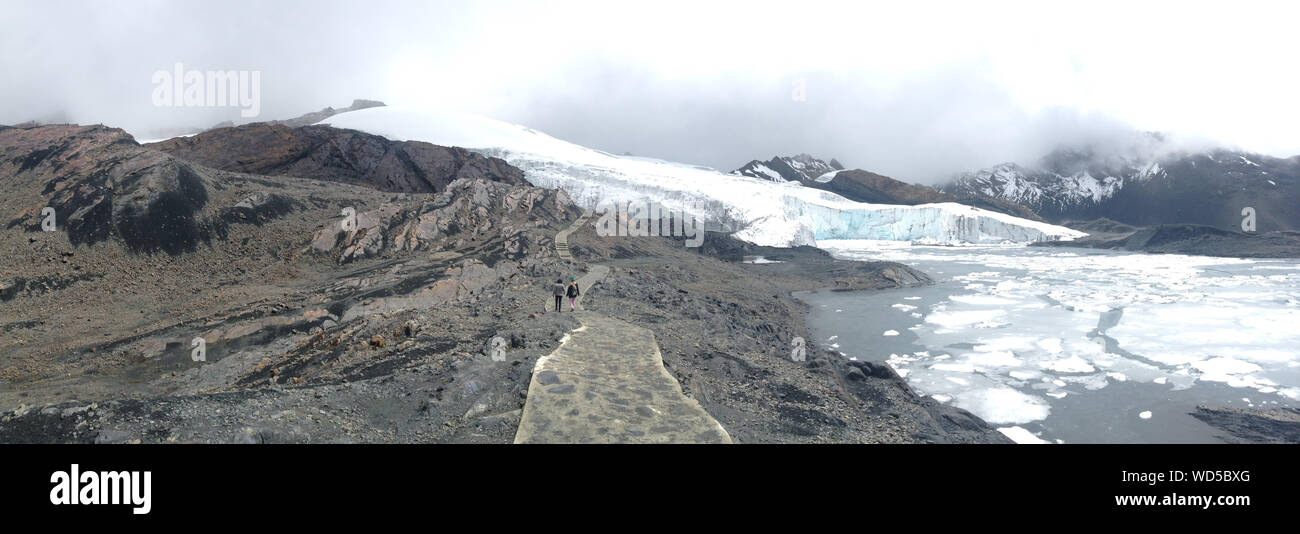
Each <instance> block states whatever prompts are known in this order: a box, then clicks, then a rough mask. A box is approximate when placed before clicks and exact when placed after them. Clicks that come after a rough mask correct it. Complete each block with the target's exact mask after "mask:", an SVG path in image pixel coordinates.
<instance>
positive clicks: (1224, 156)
mask: <svg viewBox="0 0 1300 534" xmlns="http://www.w3.org/2000/svg"><path fill="white" fill-rule="evenodd" d="M937 189H939V190H940V191H942V192H946V193H952V194H959V195H960V194H972V193H974V194H983V195H988V196H991V197H995V198H1000V199H1003V200H1007V201H1011V202H1015V203H1017V204H1020V205H1022V206H1025V207H1028V208H1030V209H1032V210H1034V212H1036V213H1038V214H1039V215H1040V216H1042V217H1043V218H1045V219H1047V220H1049V221H1055V222H1059V221H1067V220H1088V219H1095V218H1098V217H1106V218H1109V219H1113V220H1116V221H1120V222H1124V223H1128V224H1135V225H1152V224H1177V223H1191V224H1204V225H1210V226H1218V227H1224V228H1237V227H1239V225H1240V223H1241V220H1242V213H1241V212H1242V210H1243V209H1244V208H1247V207H1250V208H1254V209H1255V212H1256V214H1257V217H1258V226H1259V230H1260V231H1272V230H1295V229H1300V212H1297V210H1296V209H1295V206H1296V204H1297V202H1300V157H1293V158H1289V159H1280V158H1274V157H1269V156H1263V155H1259V154H1251V153H1247V152H1239V151H1233V150H1224V149H1219V150H1212V151H1208V152H1196V153H1188V152H1168V153H1166V154H1163V155H1151V156H1146V157H1140V156H1126V157H1114V156H1107V157H1102V156H1101V155H1099V154H1098V153H1096V152H1094V151H1091V150H1065V149H1062V150H1057V151H1054V152H1052V153H1051V154H1049V155H1048V156H1046V157H1044V158H1043V159H1042V161H1041V162H1040V163H1039V164H1038V165H1037V166H1035V167H1024V166H1021V165H1017V164H1015V163H1003V164H1001V165H997V166H995V167H991V168H988V169H982V170H978V171H974V172H968V173H963V174H960V175H958V176H956V177H955V178H954V179H953V180H952V181H951V182H949V183H947V184H944V185H942V186H939V187H937Z"/></svg>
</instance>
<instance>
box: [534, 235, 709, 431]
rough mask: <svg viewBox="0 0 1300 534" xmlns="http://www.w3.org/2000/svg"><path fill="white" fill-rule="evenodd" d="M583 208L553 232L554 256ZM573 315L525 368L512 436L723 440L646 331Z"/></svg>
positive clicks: (600, 268)
mask: <svg viewBox="0 0 1300 534" xmlns="http://www.w3.org/2000/svg"><path fill="white" fill-rule="evenodd" d="M590 215H591V212H587V213H586V214H584V215H583V217H582V218H580V219H578V221H576V222H574V224H573V225H572V226H570V227H569V228H568V229H566V230H564V231H563V232H560V234H559V235H556V238H555V242H556V252H557V253H559V254H560V255H561V257H568V258H570V259H571V257H569V256H568V235H569V234H570V233H572V232H573V231H574V230H576V229H577V228H579V227H580V226H581V225H582V224H583V223H585V222H586V221H587V220H588V219H589V218H590ZM561 243H563V245H564V249H563V251H561V249H560V246H561ZM608 273H609V268H608V267H605V266H604V265H593V266H592V268H591V271H590V272H588V273H587V274H585V275H583V277H582V278H580V279H578V287H579V288H581V289H582V291H583V295H586V294H587V293H588V292H590V291H591V290H592V288H593V287H595V286H596V285H597V284H598V283H599V282H600V280H601V279H603V278H604V277H605V275H606V274H608ZM578 301H579V307H581V301H582V299H581V297H579V299H578ZM575 316H576V318H577V319H578V322H580V323H582V326H581V327H579V328H576V329H574V330H572V331H570V332H569V333H568V334H567V335H566V336H565V338H564V342H563V343H562V344H561V345H560V347H559V348H557V349H555V351H554V352H551V353H550V354H548V355H546V356H543V357H541V358H540V359H538V360H537V364H536V365H535V366H534V367H533V377H532V381H531V382H530V383H529V385H528V399H527V400H526V401H525V404H524V411H523V416H522V419H521V421H520V423H519V430H518V431H517V432H516V434H515V443H731V436H730V435H729V434H727V431H726V430H725V429H724V428H722V425H721V424H719V423H718V421H717V420H716V419H714V418H713V416H711V415H709V413H708V412H707V411H705V410H704V408H702V407H701V406H700V404H699V403H698V402H696V401H695V400H694V399H691V398H688V397H686V395H684V394H682V388H681V385H680V384H678V383H677V380H675V379H674V378H673V377H672V375H670V374H668V370H667V369H664V364H663V357H662V355H661V354H660V353H659V344H658V343H657V342H655V337H654V333H653V332H651V331H650V330H647V329H645V328H641V327H639V326H635V325H632V324H631V323H628V322H625V321H620V320H618V319H613V318H610V317H606V316H604V315H602V314H599V313H595V312H590V311H585V310H580V311H578V312H576V313H575Z"/></svg>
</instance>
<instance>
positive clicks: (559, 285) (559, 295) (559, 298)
mask: <svg viewBox="0 0 1300 534" xmlns="http://www.w3.org/2000/svg"><path fill="white" fill-rule="evenodd" d="M564 289H565V288H564V279H563V278H556V279H555V285H553V286H551V292H552V293H554V294H555V311H562V310H560V303H561V302H564V301H563V299H564Z"/></svg>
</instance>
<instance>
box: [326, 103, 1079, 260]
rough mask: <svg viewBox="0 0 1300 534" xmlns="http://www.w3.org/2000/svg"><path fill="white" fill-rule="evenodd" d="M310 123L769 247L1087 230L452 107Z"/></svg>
mask: <svg viewBox="0 0 1300 534" xmlns="http://www.w3.org/2000/svg"><path fill="white" fill-rule="evenodd" d="M317 124H327V125H330V126H334V127H336V128H348V129H353V130H360V131H363V132H367V133H372V134H376V135H381V136H384V137H387V138H389V139H393V140H398V141H424V142H428V143H433V144H438V145H445V146H458V147H462V148H466V149H469V150H473V151H475V152H479V153H481V154H484V155H488V156H495V157H499V158H501V159H503V160H505V161H507V162H509V163H510V164H511V165H514V166H516V167H519V168H520V169H522V170H523V171H524V174H525V177H526V178H527V179H528V181H529V182H531V183H532V184H533V185H535V186H538V187H546V188H558V189H563V190H564V191H565V192H566V193H568V195H569V196H570V197H571V198H572V199H573V200H574V202H575V203H577V204H578V205H579V206H582V207H584V208H587V209H595V208H597V206H601V205H608V204H611V203H615V202H629V201H646V200H653V201H656V202H658V203H659V204H661V205H663V206H665V207H667V208H669V209H673V210H680V211H684V212H687V213H690V214H691V215H694V216H695V217H698V218H700V219H701V220H703V221H705V223H706V225H707V227H708V228H709V229H711V230H712V229H726V230H728V231H732V232H734V235H735V237H737V238H739V239H743V240H745V241H749V242H751V243H754V244H758V245H766V246H778V247H786V246H798V245H810V246H816V243H817V240H819V239H877V240H895V241H923V242H928V243H944V244H956V243H1002V242H1008V241H1010V242H1017V243H1025V242H1033V241H1047V240H1069V239H1075V238H1078V237H1082V236H1084V235H1086V234H1084V233H1082V232H1078V231H1075V230H1072V229H1069V228H1065V227H1062V226H1056V225H1052V224H1047V223H1042V222H1037V221H1030V220H1027V219H1021V218H1018V217H1014V216H1011V215H1006V214H1003V213H998V212H993V211H988V210H982V209H979V208H975V207H971V206H966V205H963V204H956V203H937V204H921V205H916V206H900V205H888V204H868V203H862V202H853V201H850V200H848V199H845V198H844V197H841V196H839V195H836V194H834V193H830V192H826V191H821V190H818V189H812V188H808V187H803V186H801V185H799V184H798V183H794V182H785V183H778V182H772V181H768V180H762V179H758V178H752V177H748V176H739V175H733V174H729V173H724V172H721V171H718V170H715V169H712V168H708V167H703V166H696V165H688V164H682V163H675V162H670V161H664V160H659V159H653V158H645V157H630V156H616V155H613V154H610V153H607V152H603V151H600V150H594V149H591V148H588V147H584V146H581V145H577V144H574V143H569V142H567V141H563V140H560V139H556V138H554V137H551V136H549V135H546V134H544V133H542V132H538V131H536V130H533V129H531V128H527V127H524V126H520V125H517V124H511V123H508V122H504V121H499V120H495V119H491V118H487V117H483V116H480V115H474V114H470V113H465V112H461V111H455V110H443V109H412V108H403V107H376V108H369V109H363V110H357V111H351V112H347V113H341V114H338V115H334V116H332V117H329V118H327V119H325V120H322V121H320V122H319V123H317Z"/></svg>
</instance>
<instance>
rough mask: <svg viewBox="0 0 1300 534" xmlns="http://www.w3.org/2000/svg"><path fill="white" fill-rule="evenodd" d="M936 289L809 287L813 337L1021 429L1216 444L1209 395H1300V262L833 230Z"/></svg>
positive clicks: (1232, 401)
mask: <svg viewBox="0 0 1300 534" xmlns="http://www.w3.org/2000/svg"><path fill="white" fill-rule="evenodd" d="M818 246H819V247H821V248H823V249H826V250H827V251H829V252H831V253H832V254H833V255H835V256H836V257H839V258H844V259H862V260H884V261H896V262H899V263H903V264H906V265H909V266H912V267H915V268H917V269H919V270H921V271H924V272H925V273H927V274H929V275H930V276H931V277H933V278H934V279H935V282H936V284H935V285H934V286H930V287H922V288H909V289H897V290H886V291H868V292H832V291H818V292H806V293H800V294H798V296H799V297H800V298H802V299H803V300H805V301H806V302H808V303H809V304H810V305H811V307H812V311H811V312H810V317H809V319H810V324H811V325H812V326H813V335H814V336H816V337H817V339H815V340H813V341H814V342H815V343H816V344H818V345H820V346H822V347H831V348H833V349H834V350H837V351H840V352H842V353H843V354H844V356H845V357H848V358H856V359H859V360H872V361H887V362H889V364H890V365H891V366H892V367H893V368H894V369H896V370H897V371H898V373H899V374H900V375H902V376H903V377H904V378H905V379H906V380H907V381H908V383H910V384H911V385H912V387H913V388H915V389H916V390H917V391H918V393H921V394H924V395H930V396H932V397H934V398H935V399H936V400H939V401H940V402H944V403H949V404H952V405H955V406H958V407H961V408H964V409H966V410H969V411H971V412H972V413H974V414H976V415H978V416H980V417H981V418H983V419H984V420H986V421H988V422H989V423H990V424H993V425H994V426H997V427H999V428H1001V429H1002V431H1003V432H1004V433H1006V434H1007V435H1008V436H1010V437H1012V438H1013V439H1015V440H1016V441H1019V442H1042V441H1046V442H1049V443H1178V442H1217V441H1219V440H1218V439H1216V438H1215V434H1216V431H1215V430H1214V429H1213V428H1211V427H1209V426H1208V425H1205V424H1204V423H1201V422H1200V421H1199V420H1197V419H1195V418H1194V417H1192V416H1190V415H1188V412H1190V411H1192V410H1193V409H1194V408H1195V407H1196V406H1197V405H1207V406H1232V407H1275V406H1300V328H1297V325H1300V263H1298V262H1296V261H1294V260H1245V259H1235V258H1210V257H1203V256H1181V255H1155V254H1140V253H1125V252H1113V251H1099V250H1090V249H1062V248H1045V247H1044V248H1040V247H1025V246H1019V245H994V246H962V247H942V246H912V245H909V244H907V243H900V242H890V241H884V242H882V241H861V240H830V241H819V242H818Z"/></svg>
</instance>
